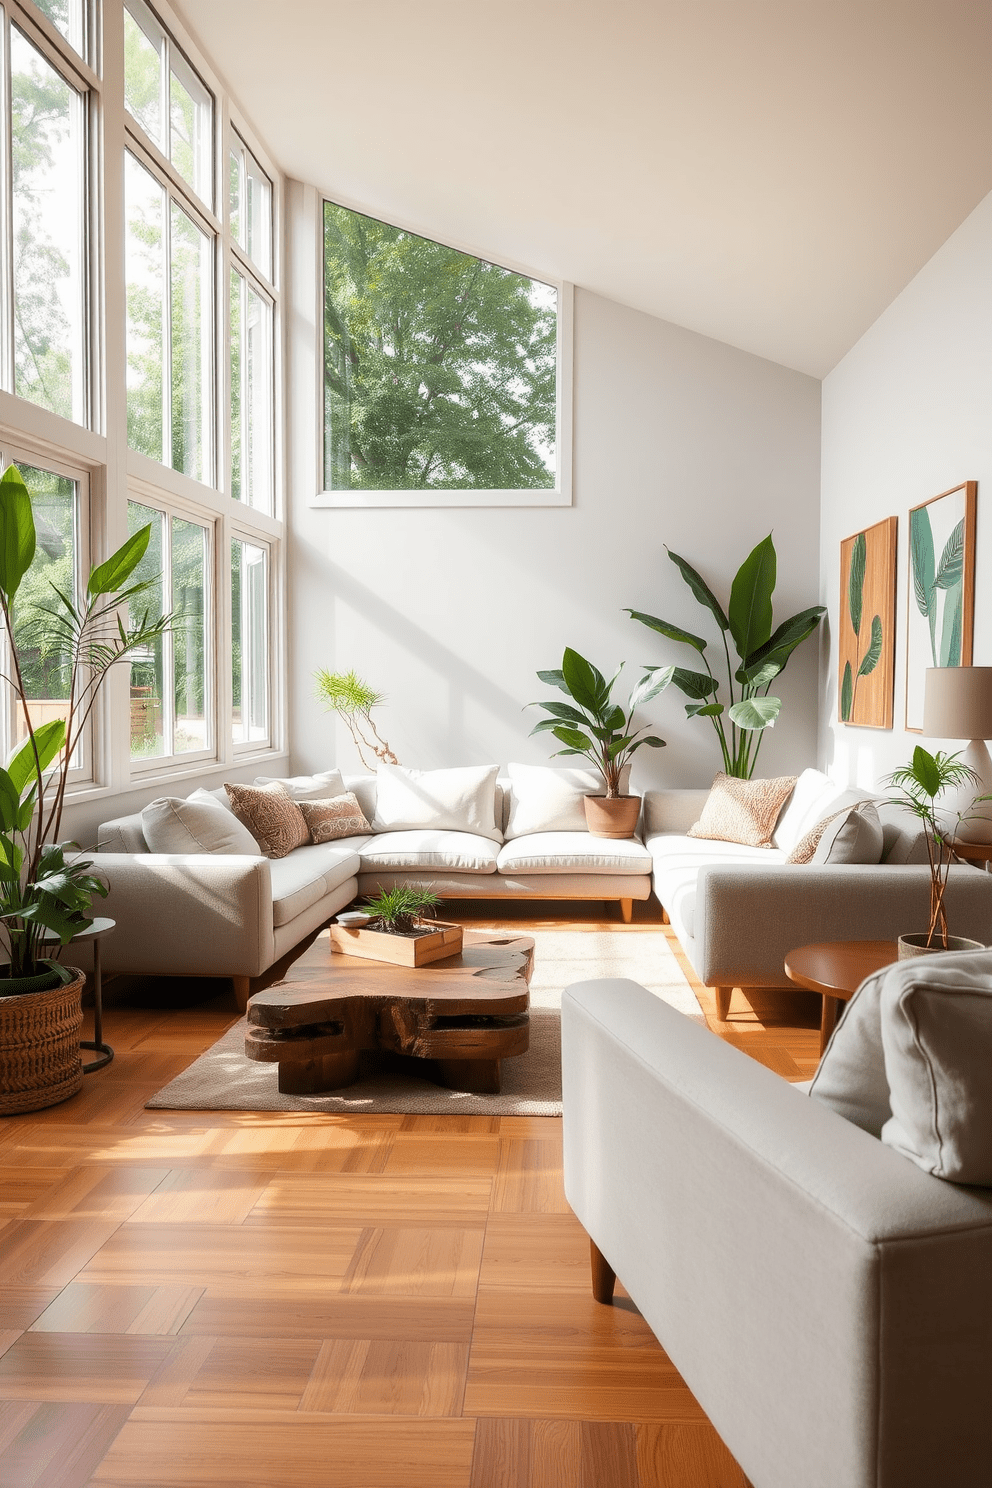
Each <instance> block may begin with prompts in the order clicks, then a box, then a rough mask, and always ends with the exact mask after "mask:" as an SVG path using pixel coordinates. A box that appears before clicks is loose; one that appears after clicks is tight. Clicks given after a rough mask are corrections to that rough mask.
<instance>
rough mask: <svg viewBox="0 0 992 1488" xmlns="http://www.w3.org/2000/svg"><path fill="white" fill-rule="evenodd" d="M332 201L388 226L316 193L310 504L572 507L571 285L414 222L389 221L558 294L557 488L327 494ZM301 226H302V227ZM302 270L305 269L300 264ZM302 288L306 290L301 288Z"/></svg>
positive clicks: (367, 211)
mask: <svg viewBox="0 0 992 1488" xmlns="http://www.w3.org/2000/svg"><path fill="white" fill-rule="evenodd" d="M325 201H331V202H333V204H334V205H335V206H340V207H345V208H346V209H347V210H348V211H351V212H359V213H361V214H362V215H363V216H366V217H375V218H377V219H378V220H379V221H385V219H384V218H383V217H382V214H381V212H377V211H375V210H373V209H371V208H369V207H368V206H363V205H361V204H360V203H358V202H355V201H352V200H348V199H347V198H346V197H343V196H335V197H333V198H332V197H330V196H327V195H326V194H317V196H316V202H317V208H316V212H315V213H314V217H315V223H314V227H315V231H314V244H313V246H314V257H313V262H312V273H313V301H312V302H311V303H313V302H315V303H316V315H315V321H316V328H317V345H316V347H315V351H314V354H315V358H316V363H315V365H316V371H317V378H316V380H317V388H316V394H317V405H316V409H315V420H314V468H315V473H316V481H315V494H314V495H313V496H312V497H310V499H309V501H308V503H307V504H308V505H309V506H311V507H326V508H329V509H331V510H338V511H340V510H345V509H349V510H350V509H354V508H372V507H399V508H430V507H479V506H571V505H572V309H573V293H572V285H571V284H570V283H568V282H567V281H566V280H561V279H551V278H549V277H548V275H546V274H540V273H538V272H537V271H536V270H535V269H532V268H528V267H527V266H526V265H524V264H520V263H517V262H514V261H513V260H511V259H508V258H504V257H500V258H498V259H497V258H494V257H493V256H492V255H491V254H488V253H485V252H483V251H482V250H480V249H479V248H478V247H476V246H470V245H468V244H466V243H460V242H455V241H453V240H452V239H451V238H447V237H443V238H442V237H439V236H438V235H437V233H436V232H435V231H432V230H431V229H429V228H425V227H424V226H423V225H416V224H414V223H412V222H410V221H401V220H399V219H397V218H395V217H390V218H389V225H390V226H391V227H398V228H400V229H401V230H402V231H403V232H409V233H414V234H416V235H417V236H418V237H421V238H428V239H429V240H430V241H431V242H433V243H441V244H442V245H443V246H444V247H447V248H454V249H455V250H456V252H459V253H467V254H469V255H471V257H473V258H480V259H482V260H483V261H484V262H485V263H492V264H497V265H498V267H500V268H504V269H509V270H510V272H511V273H514V274H522V275H523V276H524V277H525V278H527V279H536V280H537V281H538V282H539V283H541V284H547V285H549V286H550V287H551V288H552V289H554V290H556V291H557V294H558V321H557V370H556V377H555V408H556V416H555V454H556V459H557V469H556V475H555V484H554V487H553V488H550V489H544V490H515V491H510V490H496V491H483V490H469V489H467V488H466V489H463V490H453V491H436V490H423V491H407V490H404V491H328V490H327V489H326V487H325V486H324V469H323V467H324V448H323V430H324V377H323V368H324V203H325ZM301 225H302V224H301ZM301 267H302V265H301ZM301 288H302V287H301Z"/></svg>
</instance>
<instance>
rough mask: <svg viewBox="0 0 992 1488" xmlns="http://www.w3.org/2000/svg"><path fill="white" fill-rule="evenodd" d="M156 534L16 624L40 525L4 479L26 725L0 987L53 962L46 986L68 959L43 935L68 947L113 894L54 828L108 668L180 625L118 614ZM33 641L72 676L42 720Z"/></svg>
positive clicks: (2, 828) (4, 586) (0, 772)
mask: <svg viewBox="0 0 992 1488" xmlns="http://www.w3.org/2000/svg"><path fill="white" fill-rule="evenodd" d="M150 534H151V527H150V526H148V527H143V528H142V529H141V531H140V532H136V533H135V534H134V535H133V536H132V537H129V538H128V540H127V542H126V543H124V545H123V546H122V547H121V548H119V549H118V550H117V552H116V553H114V554H113V555H112V556H111V557H110V558H108V559H107V561H106V562H105V563H101V564H98V565H97V566H96V567H95V568H94V569H93V570H92V572H91V573H90V576H89V579H88V581H87V584H86V593H85V597H84V598H83V599H82V600H81V601H79V602H78V603H77V602H76V600H75V599H74V597H73V596H72V594H71V593H66V592H64V591H63V590H62V589H59V588H57V587H56V586H55V584H54V583H52V584H51V597H50V600H49V603H48V604H36V605H34V606H32V607H30V608H31V610H33V613H31V612H30V611H29V613H28V615H27V617H26V619H24V618H22V617H21V616H18V626H17V629H16V631H15V628H14V624H13V613H12V612H13V606H14V598H15V596H16V594H17V591H18V588H19V587H20V584H21V580H22V579H23V578H24V575H25V574H26V573H27V571H28V569H29V568H30V567H31V563H32V560H33V558H34V554H35V523H34V513H33V511H32V507H31V497H30V495H29V493H28V490H27V487H26V486H25V484H24V481H23V479H22V478H21V474H20V471H19V470H18V469H17V467H16V466H15V465H10V466H8V468H7V469H6V470H5V471H4V474H3V476H2V478H0V614H2V617H3V621H4V624H5V625H6V628H7V643H8V666H9V672H7V673H4V680H5V681H6V682H7V683H9V685H10V686H11V688H12V689H13V692H14V697H15V700H16V703H17V706H18V707H19V709H20V710H21V713H22V715H23V720H24V727H25V729H26V730H27V737H26V738H25V739H24V741H23V742H22V743H21V744H20V745H19V746H18V748H17V749H15V750H14V752H13V754H12V755H11V757H10V759H9V760H8V762H7V768H6V769H0V921H2V924H3V930H4V933H5V938H6V941H7V946H8V949H9V964H8V965H6V966H0V996H10V995H14V993H15V992H20V991H23V990H25V989H24V988H23V987H14V986H13V983H12V979H19V978H24V977H35V976H37V975H38V974H39V973H42V972H46V971H47V972H50V973H51V976H50V978H49V979H48V980H49V982H50V984H53V983H54V984H57V983H58V981H59V980H60V971H61V968H59V967H57V966H55V965H54V962H47V963H46V962H45V961H44V960H43V959H42V957H41V949H42V940H43V938H44V937H45V936H46V935H47V936H48V937H49V938H50V939H51V938H56V937H57V939H58V941H59V944H60V946H65V945H68V943H69V942H70V941H71V940H72V938H73V936H74V935H77V934H78V933H79V931H81V930H85V929H86V928H87V927H88V926H89V925H91V924H92V917H91V915H90V907H91V904H92V899H93V895H94V894H102V895H106V893H107V890H106V888H105V887H104V885H103V884H102V882H101V881H100V879H99V878H97V877H96V876H95V875H94V874H93V873H92V872H91V871H90V870H91V869H92V867H93V863H92V862H91V861H89V860H87V859H82V858H78V857H77V858H67V856H66V851H67V849H69V848H75V847H76V844H75V843H69V842H65V843H60V842H59V841H58V837H59V833H60V831H61V826H62V813H63V809H64V807H65V795H66V785H67V782H68V777H69V769H70V765H71V762H72V758H73V754H74V752H75V751H76V750H77V749H78V747H79V744H80V741H81V739H82V735H83V730H84V729H85V727H86V723H87V721H88V719H89V717H90V715H91V714H92V711H93V706H94V704H95V702H96V699H97V696H98V694H99V691H100V688H101V686H102V685H103V683H104V681H105V680H106V678H107V674H108V673H109V671H110V668H111V667H112V666H114V665H115V664H116V663H117V662H119V661H125V660H127V658H128V657H130V656H131V655H132V654H133V653H134V652H135V651H137V650H140V649H142V648H145V647H147V646H149V645H150V644H151V643H152V642H153V641H154V640H156V639H157V637H158V636H160V635H161V634H162V633H163V632H164V631H166V630H167V629H169V628H170V626H171V625H172V624H173V618H172V616H170V615H164V616H160V617H158V618H156V619H150V618H149V615H148V613H147V612H145V613H144V614H142V615H141V616H140V618H138V619H137V620H136V621H135V622H134V623H133V624H132V623H131V622H130V621H129V620H128V621H126V620H125V618H124V616H123V613H122V611H123V607H124V606H127V605H133V604H134V603H135V601H136V600H138V599H139V598H140V596H141V595H142V594H144V593H145V592H146V591H147V590H148V589H149V588H150V587H151V585H152V584H153V583H154V582H155V581H154V580H152V579H149V580H145V581H143V582H141V583H137V584H132V585H130V586H128V579H129V578H130V575H131V574H132V573H133V572H134V570H135V568H136V567H137V565H138V564H139V563H140V562H141V559H142V557H143V556H144V553H145V549H146V548H147V547H148V540H149V536H150ZM32 648H33V649H39V650H41V651H42V653H43V654H44V655H45V656H46V657H47V658H49V659H53V660H55V661H57V662H59V663H60V664H61V666H62V667H63V668H64V673H65V675H66V676H67V678H68V684H69V685H68V695H67V699H66V705H65V707H66V714H65V717H64V718H56V719H53V720H51V721H50V722H48V723H43V724H39V725H38V727H35V725H34V723H33V722H32V718H31V704H30V701H29V697H28V692H27V688H26V684H25V677H24V669H25V653H26V652H27V651H28V650H29V649H32ZM53 968H54V969H53ZM5 982H6V986H5ZM39 990H40V989H39Z"/></svg>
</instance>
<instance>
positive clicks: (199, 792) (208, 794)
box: [186, 785, 234, 816]
mask: <svg viewBox="0 0 992 1488" xmlns="http://www.w3.org/2000/svg"><path fill="white" fill-rule="evenodd" d="M186 799H187V801H216V802H217V805H218V806H223V808H224V810H225V811H231V798H230V796H229V795H228V794H227V791H226V790H225V789H224V787H223V786H220V787H218V789H217V790H204V788H203V786H202V785H201V786H198V787H197V789H196V790H195V791H193V793H192V795H189V796H187V797H186ZM231 815H232V816H233V815H234V813H233V811H231Z"/></svg>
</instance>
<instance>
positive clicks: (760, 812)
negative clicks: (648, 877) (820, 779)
mask: <svg viewBox="0 0 992 1488" xmlns="http://www.w3.org/2000/svg"><path fill="white" fill-rule="evenodd" d="M795 783H796V776H795V775H779V776H776V778H775V779H774V780H737V779H735V778H734V777H733V776H732V775H725V774H724V773H723V771H722V770H721V771H720V772H719V773H718V774H717V776H716V778H715V779H714V781H713V785H712V788H711V790H710V793H709V795H708V796H707V797H706V804H705V805H704V807H703V809H702V813H701V814H700V817H699V820H698V822H696V824H695V826H692V827H690V828H689V832H688V835H689V836H690V837H707V838H710V839H711V840H712V841H714V842H740V843H741V844H742V845H743V846H744V847H771V845H772V832H773V831H774V830H775V823H776V821H777V820H778V814H779V812H780V811H781V810H782V807H783V806H784V805H785V803H786V801H787V800H788V798H789V796H790V795H791V794H792V790H793V787H794V786H795Z"/></svg>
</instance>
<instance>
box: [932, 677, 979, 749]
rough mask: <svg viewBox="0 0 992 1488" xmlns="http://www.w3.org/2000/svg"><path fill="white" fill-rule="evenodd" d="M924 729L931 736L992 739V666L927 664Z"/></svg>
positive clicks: (937, 737) (939, 737)
mask: <svg viewBox="0 0 992 1488" xmlns="http://www.w3.org/2000/svg"><path fill="white" fill-rule="evenodd" d="M923 732H924V733H925V734H927V735H928V736H929V737H930V738H931V739H992V667H976V666H963V667H927V676H926V683H925V687H924V693H923Z"/></svg>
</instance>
